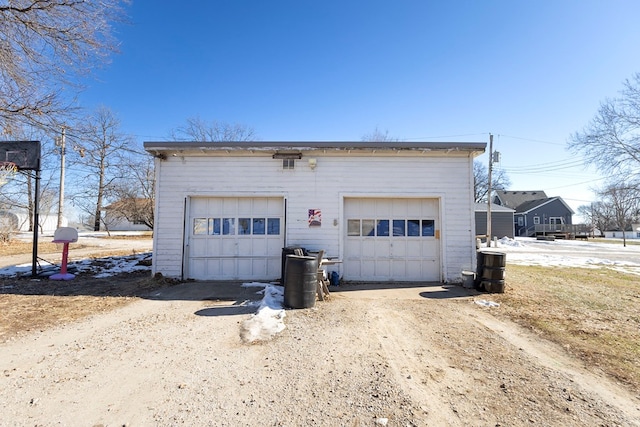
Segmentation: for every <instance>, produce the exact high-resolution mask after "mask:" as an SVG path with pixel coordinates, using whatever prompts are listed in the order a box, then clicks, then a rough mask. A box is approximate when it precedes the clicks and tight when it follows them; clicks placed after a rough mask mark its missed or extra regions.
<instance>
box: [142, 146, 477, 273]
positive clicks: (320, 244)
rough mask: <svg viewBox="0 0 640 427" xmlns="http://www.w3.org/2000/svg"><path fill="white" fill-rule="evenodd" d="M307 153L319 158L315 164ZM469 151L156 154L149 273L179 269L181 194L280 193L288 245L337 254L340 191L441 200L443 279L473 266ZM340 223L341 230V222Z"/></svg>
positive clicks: (343, 230)
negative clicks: (285, 160)
mask: <svg viewBox="0 0 640 427" xmlns="http://www.w3.org/2000/svg"><path fill="white" fill-rule="evenodd" d="M308 158H315V159H317V166H316V168H315V169H314V170H312V169H311V168H310V167H309V165H308V162H307V159H308ZM472 162H473V160H472V157H471V155H470V154H469V153H467V152H452V153H451V154H450V155H448V156H444V155H442V154H435V155H434V154H430V153H428V152H427V153H422V152H412V153H410V155H402V154H396V153H390V154H380V153H374V154H371V155H368V156H363V155H361V154H348V153H347V152H328V153H325V152H323V151H318V152H313V153H309V152H305V153H304V157H303V158H302V159H301V160H296V165H295V169H294V170H283V168H282V160H277V159H272V158H271V154H253V155H241V154H239V155H235V156H232V155H230V154H229V155H223V154H221V153H219V152H216V153H214V154H210V155H207V156H205V155H203V154H197V155H194V156H187V155H184V156H175V157H173V156H169V157H168V158H167V159H166V160H162V161H161V160H157V163H156V166H157V173H158V177H159V179H158V182H157V199H156V203H157V206H156V215H157V218H156V222H155V225H156V227H155V233H154V235H155V247H154V251H155V252H154V255H155V256H154V271H159V272H162V273H163V274H165V275H167V276H171V277H179V276H180V275H181V274H182V262H183V260H182V256H183V236H184V200H185V199H186V197H187V196H231V197H234V196H235V197H241V196H242V197H247V196H249V197H251V196H257V197H265V196H274V197H275V196H280V197H285V199H286V203H287V211H286V215H287V223H286V233H287V235H286V244H287V245H288V246H292V245H295V246H303V247H305V248H307V249H310V250H318V249H324V250H325V251H326V253H327V254H328V255H330V256H342V244H343V240H344V239H343V235H344V234H346V224H343V223H342V219H343V218H344V215H343V199H344V198H345V197H372V196H376V197H388V198H392V197H423V198H437V199H439V200H440V209H441V214H440V220H441V223H442V228H441V230H440V238H441V239H442V245H441V246H442V251H443V253H442V257H441V263H442V265H443V267H444V268H443V275H444V277H443V279H444V280H445V281H449V280H457V279H458V278H460V275H461V271H462V269H469V268H472V267H473V263H474V262H475V252H474V249H473V248H474V242H475V241H474V233H475V230H474V227H475V225H474V213H473V196H472V191H473V185H470V183H472V182H473V176H472ZM309 209H321V210H322V226H321V227H309V226H308V222H307V219H308V216H307V215H308V210H309ZM343 227H344V228H343Z"/></svg>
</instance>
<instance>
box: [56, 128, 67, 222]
mask: <svg viewBox="0 0 640 427" xmlns="http://www.w3.org/2000/svg"><path fill="white" fill-rule="evenodd" d="M56 145H57V146H59V147H60V192H59V194H58V227H57V228H60V227H62V216H63V215H64V163H65V159H64V156H65V128H64V126H62V136H60V138H56Z"/></svg>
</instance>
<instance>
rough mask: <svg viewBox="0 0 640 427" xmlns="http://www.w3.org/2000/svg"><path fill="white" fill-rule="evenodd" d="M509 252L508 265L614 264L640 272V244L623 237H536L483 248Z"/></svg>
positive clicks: (517, 239)
mask: <svg viewBox="0 0 640 427" xmlns="http://www.w3.org/2000/svg"><path fill="white" fill-rule="evenodd" d="M482 250H487V251H494V250H495V251H499V252H504V253H506V254H507V265H509V264H516V265H539V266H544V267H580V268H610V269H613V270H618V271H622V272H627V273H631V274H638V275H640V245H632V244H629V245H627V246H626V247H624V246H622V241H621V240H611V242H610V243H602V242H592V241H582V240H555V241H544V240H536V239H534V238H516V239H510V238H508V237H503V238H502V239H500V240H498V247H497V248H495V247H491V248H483V249H482Z"/></svg>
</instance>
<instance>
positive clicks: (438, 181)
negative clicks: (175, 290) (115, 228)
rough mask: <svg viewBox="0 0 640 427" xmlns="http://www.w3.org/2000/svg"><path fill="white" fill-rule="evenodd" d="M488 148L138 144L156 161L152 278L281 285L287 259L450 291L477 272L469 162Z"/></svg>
mask: <svg viewBox="0 0 640 427" xmlns="http://www.w3.org/2000/svg"><path fill="white" fill-rule="evenodd" d="M485 147H486V144H485V143H474V142H415V141H412V142H407V141H403V142H400V141H393V142H377V141H311V142H310V141H237V142H236V141H226V142H220V143H217V142H216V143H209V142H197V141H193V142H184V141H160V142H145V149H146V150H147V151H148V152H149V153H150V154H151V155H153V156H154V157H155V163H154V164H155V172H156V177H157V178H156V192H155V197H156V198H155V201H154V203H155V219H154V225H155V229H154V247H153V254H154V257H153V273H154V274H156V273H162V274H163V275H165V276H167V277H176V278H180V279H198V280H255V281H271V280H277V279H279V278H281V269H282V254H283V248H286V247H302V248H305V249H307V250H308V251H310V252H314V251H324V253H325V254H326V255H327V257H329V258H334V262H333V263H332V264H331V265H330V267H328V270H330V271H331V272H332V273H333V272H335V273H337V274H338V275H339V277H340V279H342V280H344V281H345V282H348V281H354V282H357V281H360V282H362V281H366V282H397V283H402V282H405V283H406V282H432V281H435V282H456V281H462V280H463V277H462V272H463V271H465V270H470V269H474V268H475V263H476V250H475V235H476V233H475V220H474V203H473V160H474V158H475V157H476V156H478V155H479V154H481V153H482V152H484V149H485Z"/></svg>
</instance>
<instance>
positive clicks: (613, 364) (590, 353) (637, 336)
mask: <svg viewBox="0 0 640 427" xmlns="http://www.w3.org/2000/svg"><path fill="white" fill-rule="evenodd" d="M506 276H507V277H506V279H507V280H506V282H507V287H506V289H505V293H504V294H494V295H492V299H493V300H495V301H496V302H499V303H500V304H501V307H500V310H497V311H496V312H495V313H499V315H502V316H506V317H508V318H509V319H511V320H513V321H515V322H517V323H518V324H520V325H522V326H525V327H527V328H530V329H532V330H534V331H535V332H536V333H538V334H539V335H541V336H542V337H544V338H546V339H549V340H551V341H553V342H556V343H558V344H560V345H561V346H563V347H564V348H565V349H566V350H567V351H568V352H569V353H571V354H572V355H574V356H575V357H577V358H579V359H581V360H583V361H584V363H585V364H586V365H588V366H591V367H593V366H595V367H597V368H599V369H600V370H602V371H603V372H605V373H607V374H608V375H611V376H612V377H614V378H616V379H617V380H618V381H620V382H621V383H624V384H626V385H627V386H631V387H632V388H633V389H634V390H640V277H638V276H636V275H632V274H628V273H621V272H617V271H614V270H611V269H608V268H600V269H587V268H575V267H563V268H557V267H539V266H518V265H507V269H506Z"/></svg>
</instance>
